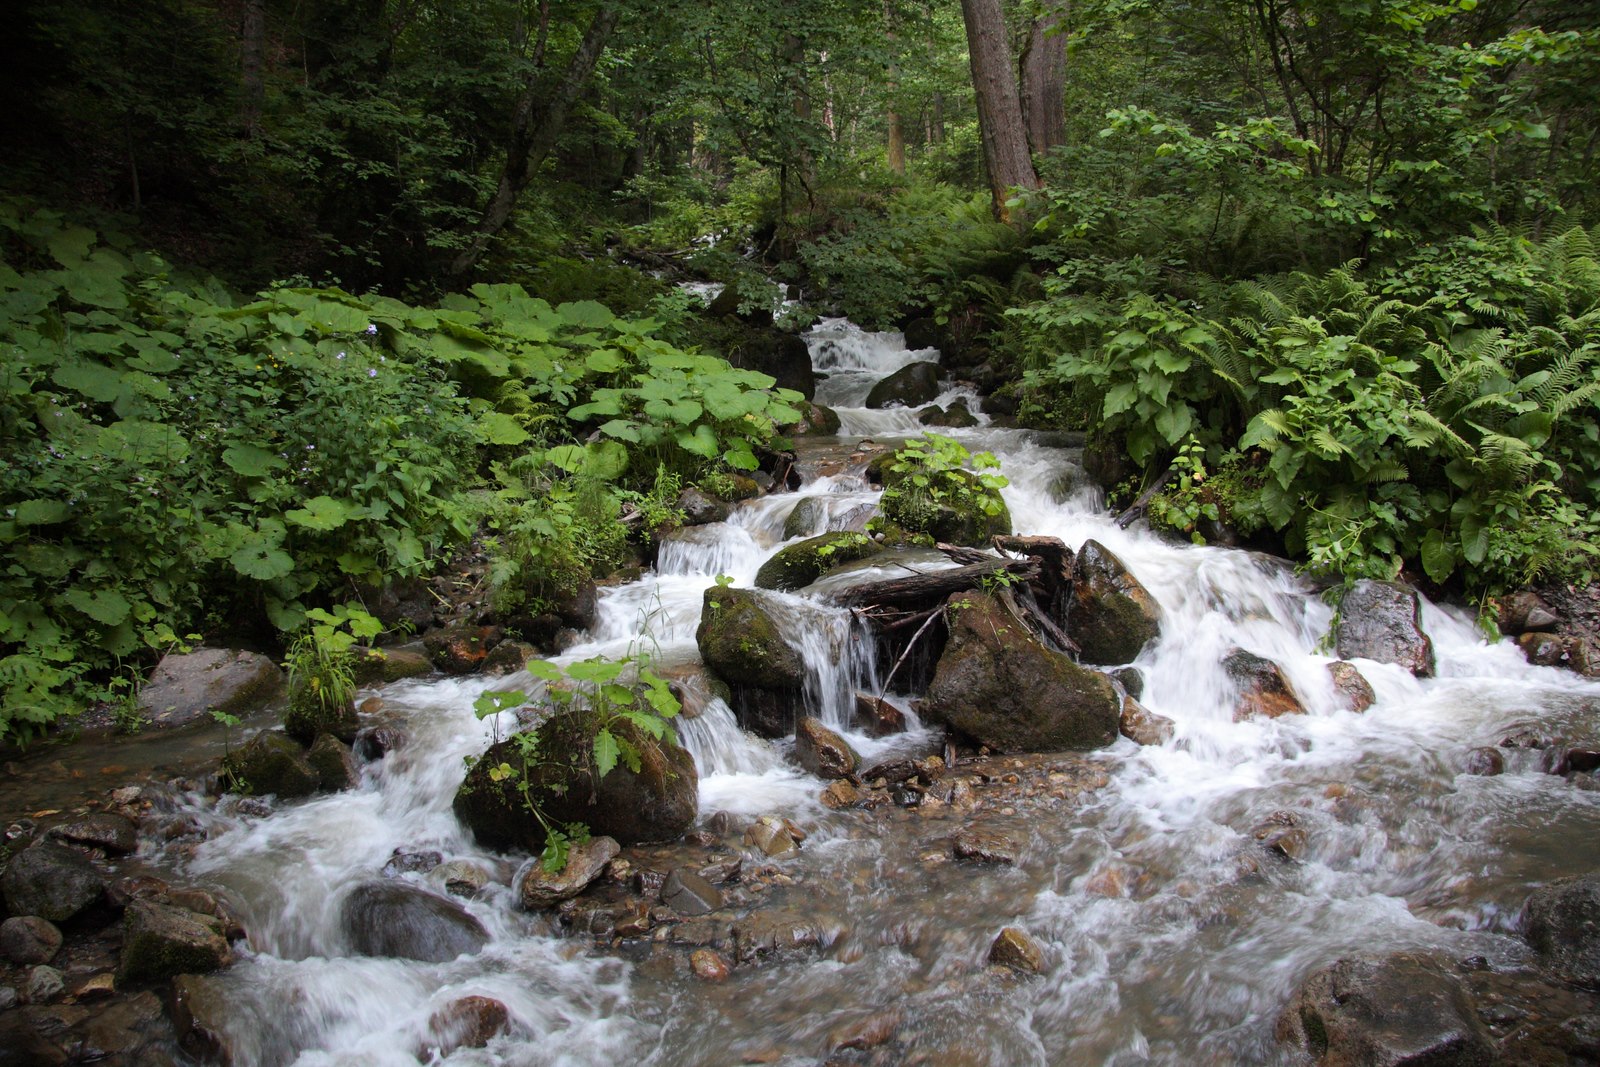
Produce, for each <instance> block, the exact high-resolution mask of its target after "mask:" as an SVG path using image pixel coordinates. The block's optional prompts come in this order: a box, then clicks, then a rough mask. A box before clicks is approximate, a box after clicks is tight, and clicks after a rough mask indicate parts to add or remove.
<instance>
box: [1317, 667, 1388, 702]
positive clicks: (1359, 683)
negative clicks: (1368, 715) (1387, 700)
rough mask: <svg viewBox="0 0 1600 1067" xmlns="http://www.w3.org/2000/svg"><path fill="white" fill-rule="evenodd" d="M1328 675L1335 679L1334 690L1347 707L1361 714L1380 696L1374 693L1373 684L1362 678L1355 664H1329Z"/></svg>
mask: <svg viewBox="0 0 1600 1067" xmlns="http://www.w3.org/2000/svg"><path fill="white" fill-rule="evenodd" d="M1328 675H1329V677H1331V678H1332V679H1333V687H1334V689H1336V690H1338V691H1339V695H1340V696H1341V697H1343V698H1344V704H1345V707H1346V708H1348V709H1349V710H1351V711H1353V712H1356V713H1357V714H1360V713H1361V712H1363V711H1366V710H1367V709H1368V708H1370V707H1372V705H1373V704H1374V703H1375V702H1376V701H1377V699H1378V695H1377V694H1376V693H1374V692H1373V691H1372V683H1371V682H1369V681H1367V680H1366V678H1364V677H1362V674H1361V672H1360V671H1359V670H1357V669H1356V665H1355V664H1354V663H1346V662H1345V661H1344V660H1342V659H1340V660H1334V661H1333V662H1332V663H1330V664H1328Z"/></svg>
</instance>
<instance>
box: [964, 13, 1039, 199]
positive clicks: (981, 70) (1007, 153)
mask: <svg viewBox="0 0 1600 1067" xmlns="http://www.w3.org/2000/svg"><path fill="white" fill-rule="evenodd" d="M961 14H962V17H963V19H964V20H965V21H966V26H967V55H968V59H969V61H970V62H971V65H972V87H973V90H974V92H975V93H976V95H977V100H978V130H979V133H980V134H981V135H982V137H983V162H984V165H985V166H986V167H987V168H988V170H989V190H990V193H991V194H992V195H993V197H994V213H995V217H996V218H998V219H1000V220H1001V221H1002V222H1010V221H1011V210H1010V208H1008V207H1007V206H1006V202H1007V200H1009V199H1010V196H1011V190H1013V189H1037V188H1039V176H1038V175H1037V174H1035V173H1034V170H1033V159H1032V158H1031V157H1030V156H1029V155H1028V138H1027V133H1026V129H1025V127H1024V126H1023V123H1022V101H1021V99H1020V97H1019V96H1018V94H1017V79H1016V75H1015V74H1014V73H1013V67H1012V65H1011V50H1010V48H1009V47H1008V46H1007V44H1006V20H1005V14H1004V12H1002V11H1001V10H1000V0H961Z"/></svg>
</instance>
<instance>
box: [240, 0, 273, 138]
mask: <svg viewBox="0 0 1600 1067" xmlns="http://www.w3.org/2000/svg"><path fill="white" fill-rule="evenodd" d="M266 6H267V5H266V2H265V0H245V4H244V15H243V17H242V18H241V19H240V22H239V89H240V93H239V96H240V99H239V125H240V126H241V127H242V128H243V129H244V133H245V136H246V137H252V138H253V137H256V136H257V135H259V134H260V133H261V105H262V101H263V100H264V99H265V98H266V87H265V84H264V83H263V81H262V78H261V69H262V67H263V66H265V58H266V38H267V11H266Z"/></svg>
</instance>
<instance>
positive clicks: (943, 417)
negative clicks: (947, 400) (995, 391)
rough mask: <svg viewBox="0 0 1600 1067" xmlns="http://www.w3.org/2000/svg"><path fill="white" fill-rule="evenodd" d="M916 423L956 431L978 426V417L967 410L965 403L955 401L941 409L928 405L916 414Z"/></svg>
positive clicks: (935, 405) (937, 406)
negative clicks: (952, 428) (949, 428)
mask: <svg viewBox="0 0 1600 1067" xmlns="http://www.w3.org/2000/svg"><path fill="white" fill-rule="evenodd" d="M917 421H918V422H920V423H922V425H924V426H941V427H954V428H956V429H962V428H965V427H968V426H976V425H978V417H977V416H976V415H974V414H973V413H972V412H971V411H969V410H968V409H967V403H966V401H964V400H957V401H956V402H955V403H954V404H951V405H950V406H949V407H948V408H942V407H940V406H939V405H937V404H929V405H928V406H927V407H925V408H923V409H922V410H921V411H919V412H917Z"/></svg>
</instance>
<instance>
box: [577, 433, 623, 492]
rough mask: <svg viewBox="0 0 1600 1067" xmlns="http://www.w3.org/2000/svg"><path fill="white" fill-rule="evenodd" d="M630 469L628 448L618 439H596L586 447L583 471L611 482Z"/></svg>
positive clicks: (592, 476)
mask: <svg viewBox="0 0 1600 1067" xmlns="http://www.w3.org/2000/svg"><path fill="white" fill-rule="evenodd" d="M627 469H628V450H627V449H626V448H624V447H623V446H622V444H621V443H620V442H617V441H596V442H595V443H594V444H592V445H589V446H588V447H587V448H585V449H584V457H583V473H585V474H587V475H589V476H590V477H591V478H598V479H600V480H601V481H603V482H609V481H612V480H614V479H617V478H620V477H622V472H623V471H625V470H627Z"/></svg>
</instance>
